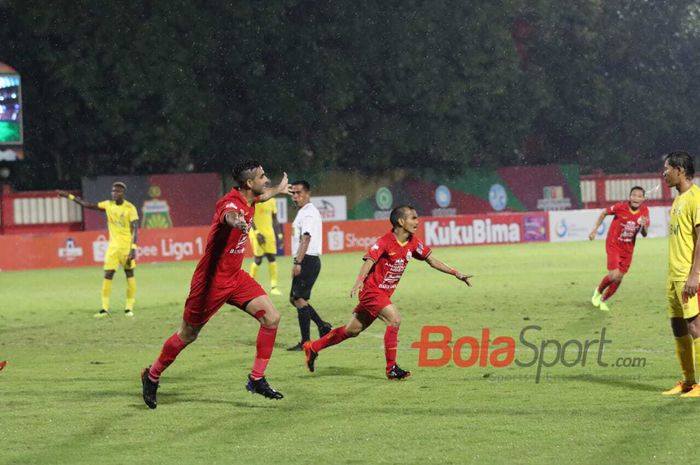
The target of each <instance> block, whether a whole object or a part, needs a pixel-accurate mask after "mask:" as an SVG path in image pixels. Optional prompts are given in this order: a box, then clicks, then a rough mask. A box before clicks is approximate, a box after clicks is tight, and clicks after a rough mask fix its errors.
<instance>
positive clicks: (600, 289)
mask: <svg viewBox="0 0 700 465" xmlns="http://www.w3.org/2000/svg"><path fill="white" fill-rule="evenodd" d="M612 283H613V280H612V279H610V278H608V275H605V277H604V278H603V280H602V281H601V282H600V284H598V292H600V293H601V294H602V293H603V291H604V290H605V288H606V287H608V286H609V285H610V284H612Z"/></svg>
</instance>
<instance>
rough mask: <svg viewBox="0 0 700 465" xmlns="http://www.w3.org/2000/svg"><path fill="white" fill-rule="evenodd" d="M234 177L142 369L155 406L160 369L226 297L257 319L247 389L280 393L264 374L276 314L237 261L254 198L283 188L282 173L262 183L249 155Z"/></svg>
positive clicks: (275, 395)
mask: <svg viewBox="0 0 700 465" xmlns="http://www.w3.org/2000/svg"><path fill="white" fill-rule="evenodd" d="M233 179H234V180H235V181H236V182H237V183H238V187H236V188H234V189H232V190H231V192H229V193H228V194H226V195H225V196H223V197H222V198H220V199H219V200H218V202H217V203H216V210H215V212H214V219H213V221H212V225H211V229H210V230H209V236H208V237H207V246H206V250H205V251H204V256H203V257H202V258H201V259H200V260H199V263H198V264H197V268H196V269H195V271H194V274H193V276H192V283H191V285H190V294H189V296H188V297H187V301H186V302H185V311H184V314H183V317H182V324H181V326H180V329H179V330H178V331H177V332H176V333H175V334H173V335H172V336H171V337H170V338H169V339H168V340H167V341H165V344H164V345H163V349H162V351H161V353H160V356H159V357H158V358H157V359H156V361H155V362H154V363H153V365H151V366H150V367H148V368H144V369H143V370H142V372H141V381H142V384H143V400H144V402H145V403H146V405H148V407H150V408H152V409H153V408H156V406H157V401H156V391H157V389H158V383H159V380H160V375H161V373H162V372H163V371H164V370H165V369H166V368H167V367H168V366H169V365H170V364H171V363H173V361H175V358H176V357H177V356H178V354H179V353H180V352H181V351H182V349H184V348H185V347H187V345H189V344H190V343H192V342H194V340H195V339H197V335H198V334H199V331H200V330H201V329H202V327H203V326H204V325H205V324H206V323H207V321H209V319H210V318H211V317H212V316H214V314H215V313H216V312H217V311H218V310H219V308H221V306H223V305H224V304H225V303H227V304H229V305H234V306H236V307H238V308H240V309H241V310H243V311H244V312H246V313H248V314H249V315H251V316H252V317H254V318H255V319H257V320H258V321H259V322H260V329H259V331H258V337H257V344H256V348H257V351H256V354H255V361H254V362H253V369H252V371H251V373H250V375H248V383H247V385H246V389H247V390H248V391H250V392H252V393H256V394H260V395H263V396H265V397H267V398H269V399H282V397H283V396H282V394H281V393H280V392H277V391H275V390H274V389H272V388H271V387H270V385H269V384H268V383H267V380H266V379H265V368H266V367H267V364H268V362H269V360H270V356H271V355H272V348H273V346H274V343H275V337H276V335H277V325H278V324H279V320H280V314H279V312H278V311H277V309H276V308H275V306H274V305H273V304H272V301H271V300H270V298H269V297H268V296H267V294H266V293H265V291H264V290H263V289H262V287H260V285H259V284H258V283H257V282H256V281H255V280H254V279H253V278H251V277H250V275H249V274H248V273H246V272H245V271H244V270H242V269H241V265H242V263H243V256H244V253H245V247H246V244H247V243H248V230H249V229H250V226H251V222H252V219H253V214H254V212H255V203H256V202H262V201H265V200H267V199H269V198H271V197H273V196H275V195H277V194H280V193H283V192H284V193H287V191H288V186H287V174H286V173H285V174H284V175H283V176H282V181H281V182H280V183H279V185H277V187H275V188H266V187H265V186H266V184H267V183H269V179H268V178H267V176H265V171H264V170H263V169H262V167H261V166H260V163H257V162H255V161H248V162H244V163H241V164H239V165H238V166H236V167H235V168H234V169H233Z"/></svg>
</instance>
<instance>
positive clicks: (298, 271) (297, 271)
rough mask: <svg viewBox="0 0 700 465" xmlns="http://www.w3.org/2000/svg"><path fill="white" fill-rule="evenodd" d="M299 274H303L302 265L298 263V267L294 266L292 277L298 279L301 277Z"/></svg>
mask: <svg viewBox="0 0 700 465" xmlns="http://www.w3.org/2000/svg"><path fill="white" fill-rule="evenodd" d="M299 273H301V265H300V264H298V263H297V264H296V265H293V266H292V276H294V277H295V278H296V277H297V276H299Z"/></svg>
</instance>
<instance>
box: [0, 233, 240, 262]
mask: <svg viewBox="0 0 700 465" xmlns="http://www.w3.org/2000/svg"><path fill="white" fill-rule="evenodd" d="M208 232H209V227H208V226H194V227H187V228H169V229H154V230H148V229H143V230H140V231H139V241H138V242H139V249H138V252H137V254H138V255H137V260H138V261H139V262H140V263H154V262H176V261H182V260H198V259H199V258H201V256H202V254H203V253H204V248H205V246H206V241H207V233H208ZM107 238H108V236H107V232H106V231H85V232H73V233H53V234H42V235H28V234H25V235H5V236H0V271H9V270H28V269H38V268H62V267H75V266H101V265H102V263H103V262H104V254H105V252H106V250H107V244H108V242H107ZM246 253H247V254H248V255H247V256H250V250H247V251H246Z"/></svg>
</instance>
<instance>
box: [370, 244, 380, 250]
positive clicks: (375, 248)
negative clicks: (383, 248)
mask: <svg viewBox="0 0 700 465" xmlns="http://www.w3.org/2000/svg"><path fill="white" fill-rule="evenodd" d="M378 248H379V244H374V245H373V246H372V247H371V250H377V249H378Z"/></svg>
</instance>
